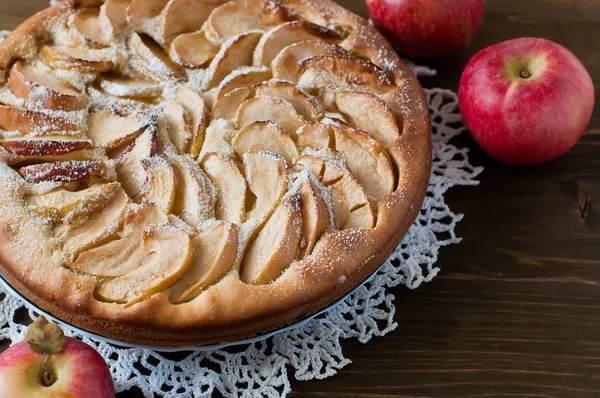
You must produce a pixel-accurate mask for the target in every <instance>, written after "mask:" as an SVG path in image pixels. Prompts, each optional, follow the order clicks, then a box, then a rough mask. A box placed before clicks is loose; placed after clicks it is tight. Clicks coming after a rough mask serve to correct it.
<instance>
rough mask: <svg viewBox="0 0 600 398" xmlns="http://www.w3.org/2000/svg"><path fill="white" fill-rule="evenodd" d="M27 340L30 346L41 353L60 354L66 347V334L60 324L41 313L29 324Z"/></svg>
mask: <svg viewBox="0 0 600 398" xmlns="http://www.w3.org/2000/svg"><path fill="white" fill-rule="evenodd" d="M25 341H27V343H28V344H29V347H31V349H32V350H33V351H35V352H39V353H40V354H46V355H48V354H58V353H59V352H61V351H62V350H63V349H64V348H65V334H64V333H63V331H62V329H61V328H60V326H58V325H57V324H56V323H51V322H48V320H47V319H46V318H45V317H44V316H43V315H40V316H39V317H38V319H36V320H35V322H33V323H32V324H31V326H29V329H28V330H27V335H26V336H25Z"/></svg>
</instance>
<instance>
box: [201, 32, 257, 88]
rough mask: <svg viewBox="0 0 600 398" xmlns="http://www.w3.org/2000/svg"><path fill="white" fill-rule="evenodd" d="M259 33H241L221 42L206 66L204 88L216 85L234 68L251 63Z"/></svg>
mask: <svg viewBox="0 0 600 398" xmlns="http://www.w3.org/2000/svg"><path fill="white" fill-rule="evenodd" d="M261 35H262V33H260V32H247V33H242V34H240V35H238V36H235V37H233V38H231V40H229V41H227V42H226V43H225V44H223V46H221V49H220V50H219V52H218V53H217V55H216V56H215V57H214V58H213V60H212V62H211V63H210V66H209V67H208V71H207V78H206V88H208V89H211V88H213V87H215V86H217V85H218V84H219V83H220V82H221V80H223V79H224V78H225V76H227V75H228V74H230V73H231V72H233V71H234V70H236V69H238V68H241V67H242V66H249V65H251V64H252V53H253V52H254V48H255V47H256V44H257V43H258V41H259V40H260V36H261Z"/></svg>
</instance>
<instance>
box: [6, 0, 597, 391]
mask: <svg viewBox="0 0 600 398" xmlns="http://www.w3.org/2000/svg"><path fill="white" fill-rule="evenodd" d="M340 2H341V3H342V4H344V5H345V6H346V7H348V8H349V9H351V10H352V11H355V12H357V13H359V14H361V15H366V7H365V5H364V2H363V1H362V0H347V1H340ZM45 5H46V0H21V1H19V2H12V1H11V2H8V1H6V2H1V4H0V27H2V28H6V29H11V28H13V27H15V26H16V25H17V24H18V23H19V22H20V21H21V20H23V19H24V18H25V17H27V16H28V15H31V14H32V13H33V12H34V11H36V10H40V9H42V8H43V7H45ZM598 32H600V2H599V1H597V0H527V1H515V0H489V1H488V10H487V12H486V16H485V21H484V24H483V26H482V28H481V31H480V32H479V34H478V36H477V37H476V39H475V40H474V42H473V43H472V45H471V46H470V47H469V48H468V49H467V50H465V51H464V52H463V53H461V54H459V55H458V56H456V57H453V58H451V59H448V60H444V61H437V62H430V63H429V64H430V65H432V66H433V67H435V68H438V69H439V71H440V73H439V75H438V76H437V77H434V78H427V79H425V80H423V83H424V85H425V86H427V87H446V88H451V89H454V90H455V89H456V88H457V87H458V82H459V79H460V73H461V71H462V68H463V67H464V65H465V64H466V62H467V61H468V59H469V57H470V56H471V55H473V54H474V53H475V52H476V51H478V50H479V49H481V48H483V47H485V46H488V45H490V44H493V43H496V42H499V41H502V40H506V39H509V38H513V37H520V36H540V37H546V38H549V39H552V40H555V41H557V42H559V43H561V44H563V45H565V46H566V47H568V48H569V49H571V50H572V51H573V52H574V53H575V54H576V55H577V56H578V57H579V58H580V59H581V61H582V62H583V64H584V65H585V66H586V67H587V68H588V70H589V71H590V74H591V75H592V78H593V79H594V81H595V82H596V90H597V92H600V85H599V83H600V52H599V50H598V49H599V48H600V35H599V34H598ZM457 141H458V144H460V145H466V146H468V147H470V148H472V151H471V159H472V161H473V163H474V164H477V165H483V166H484V167H485V169H486V170H485V172H484V174H483V175H482V176H481V178H480V180H481V185H480V186H479V187H470V188H456V189H454V190H452V191H450V192H449V194H448V195H447V201H448V203H449V204H450V206H451V207H452V209H453V210H454V211H456V212H460V213H465V219H464V220H463V221H462V222H461V223H460V225H459V226H458V234H459V235H460V236H462V237H463V238H464V240H463V242H462V243H461V244H460V245H457V246H453V247H449V248H446V249H443V250H442V252H441V255H440V260H439V263H438V265H439V266H440V267H441V268H442V272H441V274H440V275H439V276H438V277H437V278H436V279H435V280H434V281H433V282H431V283H430V284H428V285H426V286H423V287H421V288H420V289H417V290H414V291H409V290H407V289H405V288H398V289H394V293H395V294H396V297H397V300H396V306H397V313H396V320H397V321H398V323H399V327H398V329H397V330H395V331H394V332H393V333H390V334H389V335H388V336H385V337H382V338H375V339H373V340H372V341H371V342H369V343H368V344H367V345H362V344H360V343H358V342H355V341H347V342H344V344H343V346H344V353H345V354H346V355H347V356H348V358H350V359H352V360H353V363H352V364H350V365H348V366H347V367H346V368H344V369H342V370H341V371H340V372H339V374H338V375H337V376H335V377H332V378H329V379H326V380H320V381H310V382H294V383H293V388H294V392H293V393H292V394H291V396H293V397H340V398H342V397H344V398H346V397H372V398H375V397H378V398H383V397H438V398H439V397H499V398H500V397H502V398H505V397H598V396H600V376H598V369H599V368H600V337H599V336H600V312H599V311H598V308H599V307H600V244H599V243H600V210H599V209H598V204H597V203H598V200H599V198H600V157H599V156H598V153H599V151H600V101H597V105H596V109H595V113H594V117H593V120H592V123H591V124H590V128H589V131H588V132H587V133H586V135H585V136H584V138H583V139H582V141H581V142H580V143H579V144H578V145H577V146H576V147H575V148H574V149H573V150H572V151H571V152H570V153H569V154H567V155H566V156H565V157H563V158H562V159H559V160H557V161H554V162H551V163H549V164H546V165H541V166H536V167H531V168H513V167H507V166H503V165H500V164H498V163H496V162H494V161H492V160H490V159H489V158H488V157H486V156H485V155H484V154H483V153H482V151H481V150H479V149H478V148H477V146H476V145H475V144H474V143H473V141H472V140H471V139H470V138H469V137H468V136H467V135H465V136H463V137H461V138H460V139H459V140H457ZM582 209H585V210H584V211H582ZM120 396H123V397H125V396H127V397H133V396H136V397H137V396H141V394H139V393H128V394H120Z"/></svg>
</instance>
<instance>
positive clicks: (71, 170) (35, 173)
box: [19, 160, 104, 184]
mask: <svg viewBox="0 0 600 398" xmlns="http://www.w3.org/2000/svg"><path fill="white" fill-rule="evenodd" d="M103 171H104V165H103V164H102V163H100V162H95V161H78V160H73V161H67V162H54V163H39V164H32V165H31V166H25V167H21V168H20V169H19V174H20V175H21V177H23V178H24V179H25V181H27V182H29V183H32V184H36V183H38V182H45V181H52V182H71V181H81V180H87V179H88V178H91V177H96V176H99V175H100V174H102V172H103Z"/></svg>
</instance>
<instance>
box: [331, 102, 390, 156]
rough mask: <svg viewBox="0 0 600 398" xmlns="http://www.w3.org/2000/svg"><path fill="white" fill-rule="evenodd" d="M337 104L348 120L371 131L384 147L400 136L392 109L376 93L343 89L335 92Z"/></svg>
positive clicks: (368, 131) (360, 127)
mask: <svg viewBox="0 0 600 398" xmlns="http://www.w3.org/2000/svg"><path fill="white" fill-rule="evenodd" d="M335 104H336V106H337V109H338V110H339V111H340V112H341V113H342V114H343V115H344V116H345V118H346V120H348V121H349V122H350V123H351V124H352V125H354V126H356V127H357V128H359V129H361V130H364V131H366V132H367V133H369V134H370V135H371V136H373V137H374V138H375V139H376V140H377V141H379V142H380V143H381V144H382V145H383V146H384V147H387V146H388V145H389V144H390V143H391V142H393V141H394V140H395V139H396V138H398V137H400V129H399V128H398V124H397V123H396V119H395V118H394V114H393V113H392V110H391V109H390V107H389V106H388V105H387V104H386V103H385V101H384V100H382V99H381V98H379V97H377V96H376V95H374V94H371V93H358V92H352V91H342V92H339V93H336V94H335Z"/></svg>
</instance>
